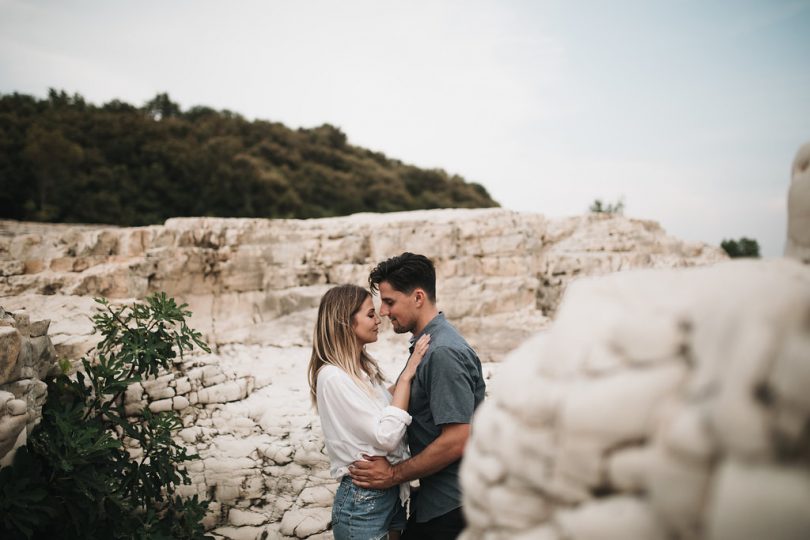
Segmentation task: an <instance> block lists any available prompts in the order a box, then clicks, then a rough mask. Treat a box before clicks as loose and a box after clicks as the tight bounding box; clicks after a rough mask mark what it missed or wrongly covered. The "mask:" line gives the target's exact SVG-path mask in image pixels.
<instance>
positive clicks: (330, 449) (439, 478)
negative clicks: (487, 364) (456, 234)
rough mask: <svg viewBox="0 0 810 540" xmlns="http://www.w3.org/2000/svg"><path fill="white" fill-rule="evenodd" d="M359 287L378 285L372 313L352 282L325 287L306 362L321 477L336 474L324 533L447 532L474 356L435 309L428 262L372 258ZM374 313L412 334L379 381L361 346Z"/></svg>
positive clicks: (473, 388)
mask: <svg viewBox="0 0 810 540" xmlns="http://www.w3.org/2000/svg"><path fill="white" fill-rule="evenodd" d="M369 287H370V289H371V291H372V292H375V293H376V292H377V291H379V294H380V313H379V315H378V314H377V311H376V310H375V308H374V303H373V302H372V296H371V294H372V293H371V292H369V291H368V290H366V289H364V288H362V287H357V286H355V285H340V286H337V287H335V288H333V289H330V290H329V291H327V292H326V294H325V295H324V296H323V298H322V299H321V304H320V307H319V309H318V319H317V322H316V325H315V332H314V342H313V347H312V357H311V359H310V363H309V385H310V392H311V397H312V400H313V403H314V404H315V406H316V407H317V409H318V414H319V416H320V418H321V426H322V427H323V432H324V438H325V442H326V450H327V453H328V454H329V459H330V466H331V474H332V476H333V477H335V478H339V479H340V485H339V487H338V489H337V493H336V494H335V500H334V504H333V505H332V531H333V533H334V535H335V539H336V540H344V539H349V538H351V539H359V540H372V539H374V540H376V539H380V538H389V539H391V540H395V539H397V538H400V535H402V536H401V538H403V539H410V540H414V539H426V540H430V539H445V538H447V539H450V538H456V537H457V536H458V535H459V534H460V533H461V531H462V529H463V528H464V518H463V515H462V511H461V489H460V487H459V482H458V469H459V465H460V462H461V456H462V454H463V453H464V446H465V444H466V442H467V438H468V437H469V434H470V421H471V419H472V415H473V412H474V411H475V409H476V407H477V406H478V405H479V404H480V403H481V401H483V399H484V391H485V384H484V377H483V374H482V371H481V362H480V360H479V359H478V356H477V355H476V353H475V351H474V350H473V349H472V347H470V346H469V344H467V342H466V341H465V340H464V338H462V337H461V335H460V334H459V333H458V331H457V330H456V329H455V328H453V326H451V325H450V323H448V322H447V320H446V319H445V317H444V315H443V314H442V313H441V312H440V311H439V310H438V308H437V307H436V271H435V268H434V266H433V263H432V262H431V261H430V259H428V258H427V257H425V256H423V255H415V254H412V253H403V254H402V255H399V256H397V257H392V258H390V259H388V260H386V261H383V262H381V263H380V264H378V265H377V266H376V267H375V268H374V269H373V270H372V271H371V274H370V276H369ZM381 316H382V317H388V318H389V319H390V320H391V324H392V326H393V328H394V331H395V332H397V333H399V334H404V333H411V334H412V338H411V347H410V353H411V355H410V357H409V358H408V361H407V363H406V365H405V367H404V368H403V370H402V372H401V373H400V374H399V376H398V377H397V379H396V381H395V382H394V384H393V385H391V386H388V387H386V384H385V380H384V378H383V374H382V373H381V372H380V369H379V366H378V365H377V362H376V361H375V360H374V359H373V358H372V357H371V356H369V355H368V353H366V350H365V346H366V345H367V344H369V343H373V342H375V341H377V332H378V329H379V325H380V317H381ZM406 432H407V433H406ZM412 480H419V488H418V490H415V492H414V493H410V486H409V482H410V481H412ZM409 497H410V504H409V505H407V507H409V509H410V516H409V517H407V519H406V511H405V508H406V504H405V503H406V501H407V500H408V499H409ZM403 531H404V533H403Z"/></svg>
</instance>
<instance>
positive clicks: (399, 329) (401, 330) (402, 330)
mask: <svg viewBox="0 0 810 540" xmlns="http://www.w3.org/2000/svg"><path fill="white" fill-rule="evenodd" d="M391 327H392V328H393V329H394V333H395V334H407V333H408V332H413V327H414V325H410V327H408V326H403V325H400V324H399V323H395V322H394V321H391Z"/></svg>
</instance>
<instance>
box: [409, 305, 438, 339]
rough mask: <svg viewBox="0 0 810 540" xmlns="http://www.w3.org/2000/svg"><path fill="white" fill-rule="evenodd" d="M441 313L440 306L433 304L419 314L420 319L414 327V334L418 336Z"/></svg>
mask: <svg viewBox="0 0 810 540" xmlns="http://www.w3.org/2000/svg"><path fill="white" fill-rule="evenodd" d="M438 314H439V308H437V307H436V306H432V307H430V308H427V309H426V310H425V311H423V312H422V313H420V314H419V319H418V320H417V321H416V327H415V328H414V329H413V335H414V336H418V335H419V334H421V333H422V331H423V330H424V329H425V327H426V326H427V325H428V323H430V321H432V320H433V319H435V318H436V315H438Z"/></svg>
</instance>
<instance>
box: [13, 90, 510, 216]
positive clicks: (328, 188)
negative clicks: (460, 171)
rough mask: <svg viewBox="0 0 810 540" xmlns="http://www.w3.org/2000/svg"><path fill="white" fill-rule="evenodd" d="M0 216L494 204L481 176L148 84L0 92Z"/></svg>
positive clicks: (319, 211) (312, 212)
mask: <svg viewBox="0 0 810 540" xmlns="http://www.w3.org/2000/svg"><path fill="white" fill-rule="evenodd" d="M0 186H2V190H0V218H6V219H18V220H33V221H51V222H74V223H107V224H116V225H146V224H155V223H162V222H163V221H164V220H165V219H166V218H169V217H174V216H227V217H268V218H287V217H295V218H309V217H325V216H336V215H345V214H351V213H354V212H366V211H367V212H391V211H397V210H416V209H421V208H458V207H462V208H475V207H489V206H497V205H498V204H497V203H496V202H495V201H494V200H492V198H491V197H490V196H489V194H488V193H487V191H486V189H484V187H483V186H481V185H479V184H476V183H469V182H466V181H465V180H464V179H463V178H461V177H459V176H457V175H449V174H447V173H446V172H445V171H443V170H436V169H432V170H425V169H420V168H417V167H414V166H411V165H407V164H404V163H402V162H401V161H398V160H396V159H390V158H388V157H386V156H385V155H383V154H381V153H378V152H372V151H370V150H366V149H364V148H360V147H357V146H352V145H350V144H348V143H347V140H346V135H345V134H344V133H343V132H341V131H340V129H338V128H336V127H333V126H331V125H328V124H325V125H322V126H320V127H316V128H312V129H298V130H293V129H290V128H288V127H286V126H284V125H283V124H280V123H274V122H268V121H263V120H255V121H249V120H246V119H245V118H244V117H242V116H240V115H239V114H236V113H233V112H230V111H227V110H224V111H217V110H214V109H211V108H208V107H200V106H198V107H192V108H190V109H188V110H186V111H183V110H181V108H180V107H179V106H178V105H177V104H176V103H174V102H172V101H171V99H170V98H169V96H168V95H166V94H158V95H157V96H156V97H155V98H154V99H152V100H151V101H149V102H148V103H146V104H145V105H144V106H142V107H136V106H133V105H130V104H128V103H124V102H121V101H118V100H114V101H111V102H109V103H105V104H103V105H101V106H96V105H93V104H90V103H87V102H86V101H85V100H84V99H83V98H82V97H81V96H79V95H77V94H74V95H68V94H67V93H65V92H64V91H55V90H51V91H50V92H49V95H48V97H47V98H46V99H37V98H36V97H33V96H29V95H23V94H18V93H14V94H5V95H2V94H0Z"/></svg>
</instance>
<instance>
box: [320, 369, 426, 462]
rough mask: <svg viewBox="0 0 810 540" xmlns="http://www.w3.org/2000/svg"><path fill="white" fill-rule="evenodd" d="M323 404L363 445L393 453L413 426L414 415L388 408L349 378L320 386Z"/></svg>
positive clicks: (337, 377)
mask: <svg viewBox="0 0 810 540" xmlns="http://www.w3.org/2000/svg"><path fill="white" fill-rule="evenodd" d="M318 393H319V394H320V396H319V397H320V398H321V401H320V402H319V403H318V407H319V408H321V407H323V408H324V409H326V411H325V412H326V413H327V414H328V415H329V416H331V417H332V418H333V419H334V421H335V423H336V424H337V425H340V426H342V428H343V429H345V430H347V431H349V432H350V433H351V434H352V435H354V436H355V437H357V438H358V439H360V440H361V441H363V442H367V443H369V444H371V445H372V446H375V447H377V448H380V449H382V450H384V451H386V452H392V451H393V450H395V449H396V448H397V446H398V445H399V442H400V441H401V440H402V437H403V435H404V434H405V429H406V428H407V426H409V425H410V423H411V415H409V414H408V413H407V412H405V411H403V410H402V409H399V408H397V407H393V406H391V405H388V406H387V407H383V408H380V405H379V404H377V403H375V402H374V400H373V399H372V398H371V396H369V395H368V394H366V392H365V390H363V389H362V388H360V387H359V386H358V385H357V384H356V383H355V382H354V381H353V380H351V379H350V378H349V377H348V376H341V374H334V375H333V374H329V375H327V376H326V377H324V378H323V380H322V381H319V382H318Z"/></svg>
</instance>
